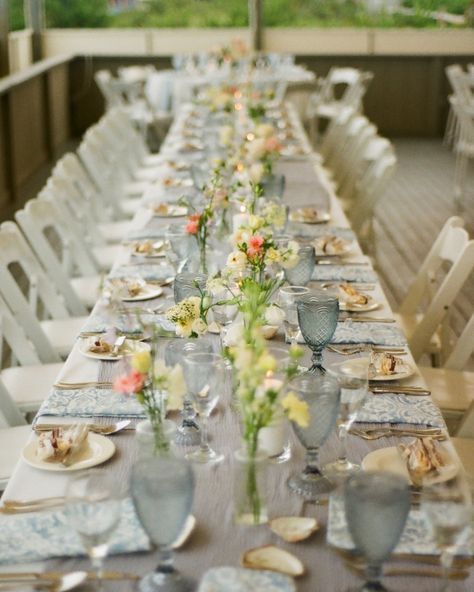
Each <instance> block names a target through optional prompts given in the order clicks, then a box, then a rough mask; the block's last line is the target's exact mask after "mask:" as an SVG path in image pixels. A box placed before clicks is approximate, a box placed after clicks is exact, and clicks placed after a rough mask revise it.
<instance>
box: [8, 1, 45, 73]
mask: <svg viewBox="0 0 474 592" xmlns="http://www.w3.org/2000/svg"><path fill="white" fill-rule="evenodd" d="M0 1H1V0H0ZM25 25H26V27H27V28H28V29H31V30H32V31H33V39H32V54H33V61H34V62H38V61H39V60H41V59H43V48H42V41H41V35H42V33H43V29H44V4H43V0H25Z"/></svg>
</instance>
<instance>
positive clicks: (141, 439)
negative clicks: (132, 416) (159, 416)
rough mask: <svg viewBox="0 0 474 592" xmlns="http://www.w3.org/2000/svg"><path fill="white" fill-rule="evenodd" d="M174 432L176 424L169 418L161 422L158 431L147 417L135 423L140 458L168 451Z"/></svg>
mask: <svg viewBox="0 0 474 592" xmlns="http://www.w3.org/2000/svg"><path fill="white" fill-rule="evenodd" d="M175 433H176V424H175V423H174V421H171V420H170V419H164V420H163V421H162V422H161V428H160V430H159V433H157V430H155V428H154V426H153V425H152V423H151V421H150V420H149V419H144V420H143V421H140V422H139V423H137V427H136V430H135V434H136V438H137V442H138V451H139V455H140V458H149V457H150V456H154V455H159V454H167V453H169V450H170V442H172V441H173V439H174V435H175Z"/></svg>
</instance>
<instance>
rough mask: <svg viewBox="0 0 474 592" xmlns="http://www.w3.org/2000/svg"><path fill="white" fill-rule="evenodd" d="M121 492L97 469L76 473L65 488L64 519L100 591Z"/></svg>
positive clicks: (115, 480) (118, 510)
mask: <svg viewBox="0 0 474 592" xmlns="http://www.w3.org/2000/svg"><path fill="white" fill-rule="evenodd" d="M124 493H125V492H124V491H123V488H122V487H121V486H120V483H119V482H118V481H117V479H116V477H115V476H114V475H112V474H110V473H108V472H106V471H102V470H100V469H94V470H90V471H81V472H80V473H77V474H75V475H74V476H73V477H71V479H70V481H69V483H68V485H67V488H66V506H65V514H66V518H67V520H68V522H69V524H70V525H71V526H72V527H73V528H74V530H75V531H76V532H77V533H78V535H79V537H80V539H81V542H82V544H83V545H84V549H85V550H86V552H87V554H88V556H89V558H90V560H91V563H92V565H93V567H94V569H95V570H96V573H97V581H98V589H99V590H101V589H102V582H101V578H102V572H103V567H104V559H105V558H106V557H107V553H108V550H109V539H110V536H111V534H112V532H113V531H114V530H115V528H116V527H117V524H118V523H119V520H120V511H121V504H122V499H123V496H124Z"/></svg>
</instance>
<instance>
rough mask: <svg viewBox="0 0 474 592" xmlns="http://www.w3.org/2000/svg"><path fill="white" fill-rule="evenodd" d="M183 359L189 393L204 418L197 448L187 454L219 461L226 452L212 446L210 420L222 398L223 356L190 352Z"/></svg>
mask: <svg viewBox="0 0 474 592" xmlns="http://www.w3.org/2000/svg"><path fill="white" fill-rule="evenodd" d="M183 360H184V377H185V379H186V384H187V385H188V389H189V395H190V397H191V400H192V402H193V404H194V408H195V409H196V411H197V412H198V413H199V418H200V420H201V443H200V446H199V449H198V450H195V451H194V452H189V453H188V454H187V455H186V458H188V459H189V460H192V461H194V462H198V463H218V462H220V461H222V460H223V459H224V455H223V454H220V453H218V452H216V451H215V450H213V449H212V448H211V447H210V446H209V438H208V420H209V416H210V414H211V412H212V410H213V409H214V407H215V406H216V404H217V400H218V399H219V390H220V389H222V388H223V385H224V363H223V360H222V357H221V356H220V355H218V354H213V353H202V352H201V353H190V354H186V355H185V356H184V358H183Z"/></svg>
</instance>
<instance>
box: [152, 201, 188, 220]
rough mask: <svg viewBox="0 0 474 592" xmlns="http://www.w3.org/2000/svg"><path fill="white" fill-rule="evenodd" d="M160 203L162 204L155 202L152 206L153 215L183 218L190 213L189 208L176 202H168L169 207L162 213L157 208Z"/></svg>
mask: <svg viewBox="0 0 474 592" xmlns="http://www.w3.org/2000/svg"><path fill="white" fill-rule="evenodd" d="M159 205H160V204H155V205H153V206H151V211H152V213H153V216H155V217H156V218H183V217H184V216H187V215H188V208H186V207H184V206H177V205H175V204H167V206H168V207H167V210H166V213H160V212H158V211H156V209H155V208H157V207H158V206H159Z"/></svg>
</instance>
